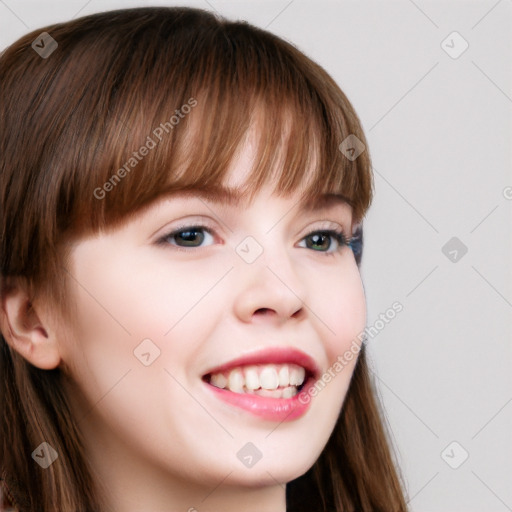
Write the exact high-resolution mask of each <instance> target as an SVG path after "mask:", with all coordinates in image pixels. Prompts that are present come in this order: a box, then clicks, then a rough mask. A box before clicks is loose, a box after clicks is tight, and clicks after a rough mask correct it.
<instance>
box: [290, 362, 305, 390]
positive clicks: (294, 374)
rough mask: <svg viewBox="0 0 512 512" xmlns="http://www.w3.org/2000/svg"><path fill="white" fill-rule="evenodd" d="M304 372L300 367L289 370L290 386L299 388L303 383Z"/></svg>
mask: <svg viewBox="0 0 512 512" xmlns="http://www.w3.org/2000/svg"><path fill="white" fill-rule="evenodd" d="M305 376H306V371H305V370H304V368H302V367H300V366H295V367H293V368H291V370H290V385H291V386H300V385H301V384H302V383H303V382H304V377H305Z"/></svg>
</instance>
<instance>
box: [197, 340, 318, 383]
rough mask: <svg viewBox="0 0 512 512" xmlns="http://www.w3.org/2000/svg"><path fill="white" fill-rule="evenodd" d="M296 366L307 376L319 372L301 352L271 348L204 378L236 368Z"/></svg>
mask: <svg viewBox="0 0 512 512" xmlns="http://www.w3.org/2000/svg"><path fill="white" fill-rule="evenodd" d="M286 363H291V364H296V365H297V366H302V367H303V368H304V369H305V370H306V373H307V374H309V376H312V377H314V378H316V377H318V375H319V373H320V370H319V368H318V365H317V364H316V362H315V361H314V359H313V358H312V357H311V356H309V355H308V354H306V353H305V352H302V351H301V350H298V349H295V348H291V347H273V348H266V349H263V350H258V351H256V352H251V353H250V354H246V355H243V356H240V357H237V358H235V359H232V360H230V361H228V362H227V363H223V364H221V365H219V366H216V367H215V368H212V369H210V370H208V371H207V372H206V373H205V375H204V376H207V375H211V374H214V373H221V372H225V371H228V370H231V369H232V368H236V367H238V366H248V365H257V364H286Z"/></svg>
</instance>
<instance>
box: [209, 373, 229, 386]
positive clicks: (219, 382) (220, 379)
mask: <svg viewBox="0 0 512 512" xmlns="http://www.w3.org/2000/svg"><path fill="white" fill-rule="evenodd" d="M210 383H211V385H212V386H215V387H217V388H221V389H224V388H225V387H226V384H227V383H228V379H226V377H224V375H222V373H215V374H213V375H212V378H211V379H210Z"/></svg>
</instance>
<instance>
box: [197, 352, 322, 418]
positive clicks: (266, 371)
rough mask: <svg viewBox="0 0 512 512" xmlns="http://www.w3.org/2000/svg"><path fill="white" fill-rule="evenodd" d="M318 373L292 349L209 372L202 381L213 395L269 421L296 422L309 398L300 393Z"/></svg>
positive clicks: (255, 356) (253, 356)
mask: <svg viewBox="0 0 512 512" xmlns="http://www.w3.org/2000/svg"><path fill="white" fill-rule="evenodd" d="M318 375H319V370H318V367H317V365H316V363H315V362H314V361H313V359H312V358H311V357H310V356H308V355H307V354H305V353H304V352H301V351H298V350H295V349H289V348H286V349H267V350H265V351H262V352H258V353H254V354H251V355H248V356H244V357H241V358H238V359H235V360H232V361H230V362H228V363H226V364H224V365H221V366H219V367H216V368H213V369H211V370H210V371H209V372H208V373H206V374H205V375H203V377H202V380H203V382H204V383H205V384H207V385H208V388H209V390H210V391H212V392H213V393H214V394H215V396H217V397H218V398H220V399H221V400H223V401H224V402H228V403H230V404H231V405H234V406H236V407H238V408H242V409H245V410H248V411H249V412H251V413H252V414H254V415H257V416H260V417H264V418H266V419H269V420H278V421H285V420H291V419H296V418H298V417H299V416H302V415H303V414H305V413H306V411H307V409H308V407H309V399H310V397H308V400H307V401H306V400H304V398H303V397H301V393H302V392H304V391H306V390H307V389H308V388H309V387H310V386H312V385H313V383H314V381H315V380H316V378H317V377H318Z"/></svg>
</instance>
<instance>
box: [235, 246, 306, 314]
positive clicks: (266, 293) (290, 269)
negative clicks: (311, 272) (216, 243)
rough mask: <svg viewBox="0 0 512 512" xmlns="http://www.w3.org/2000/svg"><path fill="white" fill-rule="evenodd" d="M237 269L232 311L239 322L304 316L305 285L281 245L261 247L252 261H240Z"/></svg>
mask: <svg viewBox="0 0 512 512" xmlns="http://www.w3.org/2000/svg"><path fill="white" fill-rule="evenodd" d="M237 270H238V272H237V274H238V276H239V277H238V278H237V282H238V284H237V285H235V286H237V290H238V292H237V294H236V295H235V298H234V310H235V314H236V316H237V317H238V318H239V319H240V320H241V321H243V322H244V323H251V322H255V321H256V322H270V323H273V324H283V323H285V322H286V321H289V320H290V319H295V320H300V319H302V318H304V317H305V314H306V310H305V304H304V302H303V301H304V300H305V298H306V290H305V286H304V283H303V281H302V280H301V278H300V275H298V273H297V269H296V268H294V266H293V261H291V259H290V255H289V254H287V252H286V250H285V249H284V248H277V249H270V248H265V249H264V252H263V254H262V255H261V256H260V257H259V258H258V259H257V260H256V261H254V262H253V263H250V264H249V263H245V262H244V261H241V262H240V263H239V266H238V269H237Z"/></svg>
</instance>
